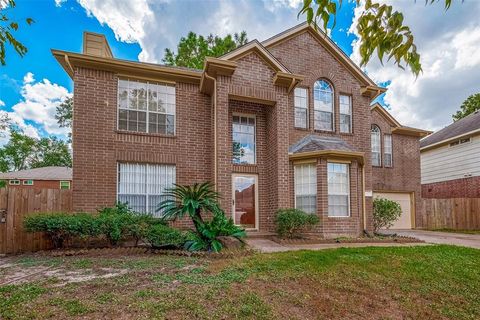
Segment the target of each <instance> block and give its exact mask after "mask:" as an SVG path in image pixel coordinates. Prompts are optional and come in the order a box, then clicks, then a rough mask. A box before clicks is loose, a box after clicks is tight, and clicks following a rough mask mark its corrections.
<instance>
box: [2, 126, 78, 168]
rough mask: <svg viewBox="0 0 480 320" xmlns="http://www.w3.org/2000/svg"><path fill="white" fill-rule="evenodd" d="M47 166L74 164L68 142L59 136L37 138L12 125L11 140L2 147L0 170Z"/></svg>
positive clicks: (69, 165)
mask: <svg viewBox="0 0 480 320" xmlns="http://www.w3.org/2000/svg"><path fill="white" fill-rule="evenodd" d="M47 166H66V167H71V166H72V156H71V154H70V150H69V149H68V145H67V143H66V142H65V141H62V140H59V139H58V138H57V137H49V138H41V139H35V138H32V137H29V136H27V135H26V134H24V133H23V132H22V131H20V130H18V128H15V127H13V126H12V127H11V128H10V140H9V141H8V142H7V144H5V145H4V146H3V147H0V172H6V171H18V170H25V169H30V168H40V167H47Z"/></svg>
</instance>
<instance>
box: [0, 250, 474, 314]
mask: <svg viewBox="0 0 480 320" xmlns="http://www.w3.org/2000/svg"><path fill="white" fill-rule="evenodd" d="M22 259H25V258H22ZM31 259H33V260H31V261H29V262H28V265H32V266H38V265H51V264H52V262H51V261H48V260H45V259H46V258H42V259H44V260H42V262H38V263H37V262H36V261H34V260H35V259H36V258H31ZM17 263H19V265H20V266H23V265H25V260H19V261H17ZM62 265H63V266H64V267H65V268H66V269H67V270H69V271H75V270H78V271H81V270H82V269H84V268H89V269H90V268H92V270H95V268H104V267H107V266H108V267H109V268H117V269H128V270H129V273H128V274H126V275H122V276H119V277H115V278H109V279H96V280H91V281H87V282H82V283H75V284H68V285H65V286H58V281H51V280H47V279H45V280H44V281H38V279H37V280H36V282H33V283H27V284H22V285H9V286H4V287H0V318H2V319H22V318H25V319H26V318H28V319H48V318H51V319H57V318H69V319H76V318H105V317H106V318H115V317H117V318H132V319H136V318H144V319H150V318H153V319H155V318H158V319H163V318H168V319H185V318H196V319H305V318H308V319H318V318H323V319H345V318H350V319H355V318H359V319H361V318H367V319H391V318H396V319H398V318H405V319H479V318H480V250H476V249H470V248H463V247H454V246H418V247H368V248H341V249H332V250H323V251H297V252H286V253H278V254H258V255H253V256H247V257H240V258H235V259H229V260H208V259H200V258H195V259H193V258H186V257H166V256H138V257H135V256H132V257H119V258H111V257H110V258H108V259H107V258H104V257H99V258H89V259H85V258H78V257H77V258H75V257H71V258H64V260H63V262H62ZM14 268H18V266H16V267H14ZM25 268H27V267H25ZM7 271H8V270H7Z"/></svg>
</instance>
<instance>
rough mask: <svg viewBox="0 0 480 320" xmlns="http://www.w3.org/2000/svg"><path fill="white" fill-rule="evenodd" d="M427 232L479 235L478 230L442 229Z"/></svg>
mask: <svg viewBox="0 0 480 320" xmlns="http://www.w3.org/2000/svg"><path fill="white" fill-rule="evenodd" d="M429 231H439V232H452V233H464V234H480V230H455V229H446V228H443V229H430V230H429Z"/></svg>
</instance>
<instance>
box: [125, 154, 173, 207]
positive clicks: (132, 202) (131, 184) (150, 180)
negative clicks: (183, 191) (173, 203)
mask: <svg viewBox="0 0 480 320" xmlns="http://www.w3.org/2000/svg"><path fill="white" fill-rule="evenodd" d="M175 171H176V170H175V165H166V164H145V163H124V162H119V163H118V183H117V200H118V201H119V202H123V203H128V206H129V207H130V208H131V209H132V210H134V211H136V212H143V213H151V214H155V215H157V216H158V215H160V214H159V213H157V212H156V209H157V207H158V204H159V203H160V202H161V201H163V200H165V196H164V195H163V194H164V193H165V191H166V189H167V188H171V187H173V184H174V183H175V179H176V172H175Z"/></svg>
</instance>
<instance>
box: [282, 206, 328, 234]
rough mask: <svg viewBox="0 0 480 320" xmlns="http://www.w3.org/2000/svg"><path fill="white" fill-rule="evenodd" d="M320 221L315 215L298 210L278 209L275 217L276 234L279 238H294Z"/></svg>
mask: <svg viewBox="0 0 480 320" xmlns="http://www.w3.org/2000/svg"><path fill="white" fill-rule="evenodd" d="M319 222H320V219H319V218H318V216H317V215H315V214H308V213H306V212H304V211H302V210H299V209H280V210H278V211H277V216H276V217H275V224H276V225H277V232H278V234H279V235H280V236H281V237H287V238H295V237H298V236H299V234H300V232H301V231H303V230H306V229H308V228H311V227H313V226H314V225H316V224H318V223H319Z"/></svg>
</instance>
